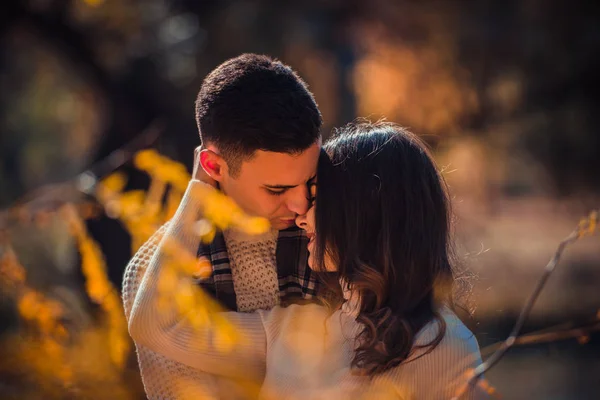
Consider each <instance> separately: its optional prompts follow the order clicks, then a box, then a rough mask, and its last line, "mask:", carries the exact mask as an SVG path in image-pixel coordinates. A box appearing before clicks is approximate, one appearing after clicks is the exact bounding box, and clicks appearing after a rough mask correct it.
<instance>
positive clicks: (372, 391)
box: [129, 182, 481, 399]
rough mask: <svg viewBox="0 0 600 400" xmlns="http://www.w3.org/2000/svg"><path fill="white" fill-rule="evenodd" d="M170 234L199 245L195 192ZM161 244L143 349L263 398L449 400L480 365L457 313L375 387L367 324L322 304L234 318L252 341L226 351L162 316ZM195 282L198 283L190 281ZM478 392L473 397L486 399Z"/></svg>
mask: <svg viewBox="0 0 600 400" xmlns="http://www.w3.org/2000/svg"><path fill="white" fill-rule="evenodd" d="M197 184H200V183H198V182H191V183H190V186H189V187H188V191H187V192H186V194H185V196H184V199H183V200H182V202H181V205H180V207H179V209H178V211H177V213H176V214H175V217H174V218H173V220H172V223H171V224H170V226H169V227H168V229H167V231H166V235H168V236H169V237H172V238H174V239H176V240H178V241H179V242H180V244H181V245H183V246H184V247H185V248H188V249H190V250H193V249H195V248H196V247H197V246H198V238H196V237H195V236H194V235H193V234H191V232H190V230H189V227H186V226H184V225H183V221H185V220H188V221H189V217H190V216H192V217H196V216H195V215H192V214H194V213H197V210H198V209H199V207H198V204H195V200H194V199H193V198H192V197H191V196H190V191H191V190H192V189H193V186H194V185H197ZM163 261H164V255H163V254H162V252H161V247H160V246H159V248H158V251H157V253H156V254H155V255H154V256H153V257H152V259H151V260H149V264H148V266H147V269H145V274H144V277H143V281H142V282H141V286H140V288H139V290H138V292H137V295H136V298H135V302H134V304H133V307H132V309H131V314H130V316H129V331H130V334H131V336H132V337H133V339H134V340H135V341H136V343H138V344H141V345H143V346H145V347H147V348H149V349H152V350H154V351H156V352H158V353H161V354H163V355H164V356H165V357H167V358H168V359H171V360H176V361H178V362H180V363H183V364H186V365H189V366H191V367H193V368H197V369H201V370H203V371H206V372H209V373H211V374H214V375H217V376H221V377H223V378H226V379H230V380H232V381H235V380H238V379H249V378H251V379H254V380H255V381H256V382H262V383H263V385H262V389H261V391H260V397H261V398H265V399H266V398H268V399H332V398H339V399H358V398H360V399H362V398H377V399H385V398H393V399H448V398H451V397H452V396H453V395H454V393H455V392H456V391H457V390H458V388H459V386H460V385H461V384H462V383H463V382H464V379H465V374H466V372H467V371H468V370H469V369H470V368H474V367H475V366H477V365H478V364H479V363H480V362H481V359H480V354H479V348H478V345H477V341H476V339H475V337H474V336H473V334H472V333H471V332H470V331H469V330H468V329H467V328H466V327H465V326H464V325H463V324H462V322H461V321H460V320H459V319H458V318H457V317H456V316H455V315H454V314H452V313H451V312H449V311H444V312H443V315H444V318H445V321H446V323H447V330H446V334H445V336H444V339H443V340H442V342H441V343H440V344H439V345H438V346H437V347H436V348H435V349H434V350H433V351H431V352H430V353H427V354H425V355H423V356H422V357H418V356H420V355H422V353H423V351H422V350H415V351H414V354H413V355H412V356H411V357H410V361H408V362H404V363H402V364H401V365H400V366H398V367H395V368H393V369H391V370H389V371H387V372H386V373H384V374H382V375H380V376H378V377H377V378H375V379H374V380H373V381H369V380H368V378H366V377H361V376H358V375H356V374H353V372H352V371H351V369H350V362H351V359H352V356H353V351H354V340H353V338H354V337H355V336H356V333H357V332H358V331H359V329H360V326H359V324H358V323H357V322H356V321H355V319H354V317H353V316H352V313H351V312H349V311H348V310H346V309H343V310H339V311H336V312H334V313H333V314H330V313H328V312H327V310H325V308H323V307H321V306H318V305H303V306H300V305H293V306H290V307H287V308H282V307H275V308H273V309H272V310H270V311H258V312H255V313H247V314H244V313H235V312H230V313H227V317H228V318H229V319H230V320H231V321H233V322H234V323H235V324H236V325H237V326H238V327H239V329H240V330H241V331H242V333H243V336H244V338H245V340H244V341H243V342H242V343H240V344H238V345H237V346H236V347H235V349H234V350H233V351H231V352H228V353H224V352H222V351H219V350H218V349H221V348H223V347H222V346H221V345H220V343H219V340H220V339H219V337H218V336H213V335H212V332H211V330H210V329H209V328H206V329H203V330H195V329H193V328H192V327H191V326H190V325H189V323H188V322H187V320H185V319H181V318H178V316H177V313H176V312H175V310H174V309H171V310H167V311H164V310H161V311H160V312H159V311H158V309H157V307H156V306H155V305H156V297H157V291H156V287H157V279H158V276H159V274H160V271H161V268H162V267H163V265H164V262H163ZM190 284H193V283H192V282H191V281H190ZM437 332H438V327H437V324H435V323H431V324H429V325H428V326H426V327H425V328H424V329H423V330H422V331H421V332H420V333H419V334H418V335H417V339H416V344H417V345H418V344H426V343H429V342H430V341H431V340H432V339H433V338H434V337H435V335H436V334H437ZM478 396H479V395H477V394H472V396H471V398H475V397H478Z"/></svg>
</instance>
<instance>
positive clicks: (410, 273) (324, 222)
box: [300, 123, 453, 373]
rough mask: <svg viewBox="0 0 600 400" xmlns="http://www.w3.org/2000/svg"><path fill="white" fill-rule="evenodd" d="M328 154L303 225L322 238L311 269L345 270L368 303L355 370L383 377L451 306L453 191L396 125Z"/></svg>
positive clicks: (357, 136) (341, 136) (341, 133)
mask: <svg viewBox="0 0 600 400" xmlns="http://www.w3.org/2000/svg"><path fill="white" fill-rule="evenodd" d="M324 149H325V152H326V155H323V156H322V157H321V159H320V161H319V168H318V173H317V182H318V183H317V185H318V190H317V193H316V201H315V205H314V207H313V208H312V209H311V210H310V211H309V214H308V215H307V216H306V218H305V219H304V220H303V221H302V219H300V222H301V224H300V225H301V226H302V227H303V228H305V229H307V232H309V237H310V236H311V235H310V233H312V232H315V233H316V235H315V236H314V238H313V239H312V240H311V243H310V245H309V246H310V247H309V250H310V252H311V257H310V263H311V268H313V269H315V270H317V271H326V270H327V271H336V273H335V275H336V278H339V280H341V281H342V282H344V283H345V284H346V285H348V287H349V288H350V289H351V290H352V291H353V292H354V293H357V294H358V297H359V299H360V300H359V301H360V305H359V315H358V320H359V321H360V322H363V323H364V324H365V330H364V331H363V333H362V334H361V336H360V337H359V339H360V342H361V344H360V346H359V349H358V351H357V354H356V357H355V359H354V364H355V365H356V366H358V367H361V368H363V369H365V370H366V371H367V372H368V373H377V372H381V371H383V370H385V369H387V368H389V367H391V366H393V365H397V364H398V363H400V362H402V361H403V360H404V359H406V357H407V356H408V354H409V352H410V350H411V348H412V344H413V339H414V335H415V334H416V333H417V332H418V330H420V329H421V328H422V327H423V326H424V325H425V324H427V323H428V322H430V321H431V320H432V319H434V318H435V317H436V315H437V314H436V310H437V308H438V306H439V302H438V300H448V301H449V300H450V296H449V293H450V290H449V289H450V286H451V284H452V280H453V277H452V266H451V262H450V254H451V252H450V241H449V229H450V228H449V227H450V214H449V201H448V197H447V194H446V190H445V184H444V182H443V180H442V178H441V176H440V175H439V173H438V171H437V169H436V167H435V164H434V162H433V161H432V159H431V156H430V155H429V152H428V151H427V149H426V147H425V146H424V144H423V143H422V141H421V140H420V139H419V138H418V137H417V136H415V135H414V134H412V133H410V132H408V131H406V130H404V129H403V128H401V127H399V126H397V125H395V124H393V123H375V124H372V123H357V124H350V125H347V126H346V127H344V128H342V129H340V130H338V131H337V133H336V135H335V136H334V137H333V138H332V139H331V140H330V141H329V142H328V143H326V144H325V146H324ZM313 215H314V218H313ZM313 221H314V222H313ZM439 339H440V340H441V336H440V338H439ZM438 341H439V340H438Z"/></svg>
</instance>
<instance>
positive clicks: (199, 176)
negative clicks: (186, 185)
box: [192, 146, 217, 187]
mask: <svg viewBox="0 0 600 400" xmlns="http://www.w3.org/2000/svg"><path fill="white" fill-rule="evenodd" d="M202 150H203V148H202V146H198V147H196V148H195V149H194V169H193V171H192V179H196V180H199V181H200V182H204V183H207V184H209V185H211V186H213V187H217V181H215V180H214V179H213V178H211V177H210V176H209V175H208V174H207V173H206V171H205V170H204V168H202V165H200V152H201V151H202Z"/></svg>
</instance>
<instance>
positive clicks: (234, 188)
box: [220, 140, 321, 230]
mask: <svg viewBox="0 0 600 400" xmlns="http://www.w3.org/2000/svg"><path fill="white" fill-rule="evenodd" d="M320 151H321V142H320V140H319V141H318V142H316V143H315V144H313V145H312V146H310V147H309V148H308V149H306V150H304V151H303V152H302V153H300V154H289V153H275V152H270V151H262V150H258V151H256V152H255V154H254V156H253V157H252V158H251V159H250V160H247V161H243V162H242V165H241V167H240V171H239V173H238V175H237V176H236V177H235V178H233V177H231V176H230V175H229V174H228V173H225V174H224V175H223V177H222V178H221V180H220V185H221V189H222V190H223V192H224V193H225V194H227V195H228V196H230V197H231V198H232V199H233V200H235V201H236V202H237V203H238V204H239V205H240V207H242V209H243V210H244V211H246V212H247V213H249V214H251V215H256V216H259V217H264V218H267V219H268V220H269V221H270V222H271V226H272V227H273V228H274V229H278V230H281V229H286V228H289V227H291V226H293V225H294V223H295V218H296V217H297V216H298V215H299V214H305V213H306V211H307V210H308V207H309V198H310V193H309V187H308V184H309V183H310V182H311V181H312V180H313V179H314V178H315V175H316V171H317V162H318V160H319V154H320Z"/></svg>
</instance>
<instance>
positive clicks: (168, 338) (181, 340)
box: [129, 180, 266, 378]
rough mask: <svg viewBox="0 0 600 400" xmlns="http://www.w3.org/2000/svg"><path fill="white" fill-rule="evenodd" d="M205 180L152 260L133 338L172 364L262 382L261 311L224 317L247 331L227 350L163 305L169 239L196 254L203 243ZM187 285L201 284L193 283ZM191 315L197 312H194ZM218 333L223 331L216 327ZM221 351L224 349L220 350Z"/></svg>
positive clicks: (136, 307)
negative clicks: (199, 231) (200, 223)
mask: <svg viewBox="0 0 600 400" xmlns="http://www.w3.org/2000/svg"><path fill="white" fill-rule="evenodd" d="M198 185H204V183H201V182H199V181H194V180H193V181H191V182H190V184H189V186H188V188H187V191H186V193H185V195H184V196H183V199H182V201H181V204H180V205H179V208H178V210H177V212H176V213H175V216H174V217H173V219H172V220H171V223H170V224H169V227H168V229H167V231H166V233H165V235H164V237H163V238H162V240H161V242H160V244H159V246H158V249H157V251H156V252H155V254H154V255H153V256H152V258H151V259H150V261H149V265H148V268H147V269H146V271H145V273H144V276H143V278H142V282H141V284H140V288H139V290H138V292H137V295H136V297H135V300H134V303H133V307H132V310H131V315H130V318H129V333H130V335H131V337H132V338H133V340H134V341H135V342H136V343H138V344H142V345H144V346H146V347H148V348H150V349H152V350H154V351H155V352H157V353H160V354H162V355H164V356H166V357H168V358H170V359H172V360H175V361H178V362H181V363H184V364H187V365H189V366H192V367H194V368H198V369H200V370H203V371H206V372H209V373H211V374H216V375H222V376H229V377H244V378H253V377H254V378H262V377H264V372H265V358H266V333H265V328H264V325H263V320H262V318H261V315H260V314H259V313H249V314H245V313H237V312H228V313H224V315H225V317H226V318H227V319H228V320H229V321H231V323H233V324H234V325H235V326H236V329H237V330H238V331H239V332H240V333H241V336H242V339H243V340H242V341H241V343H237V344H236V345H235V346H234V347H233V349H232V350H231V351H228V352H224V351H223V350H222V349H223V348H224V346H222V345H221V344H220V343H219V340H220V339H219V336H218V335H213V331H212V328H211V327H210V326H207V327H204V328H201V329H196V328H194V327H192V325H191V324H190V323H189V321H188V319H187V318H183V317H181V316H180V315H179V313H178V312H177V310H176V308H175V302H174V300H173V301H167V302H166V305H165V306H164V307H163V303H161V307H160V308H159V307H158V306H157V297H158V291H157V285H158V279H159V276H160V274H161V270H162V269H163V268H164V267H165V264H166V263H165V260H166V258H167V257H168V256H167V255H166V254H165V253H164V245H165V241H167V240H176V241H177V242H178V244H179V245H180V246H181V247H182V248H183V249H185V250H186V251H189V252H191V253H192V254H195V252H196V250H197V248H198V245H199V242H200V239H199V238H198V236H197V235H195V234H194V233H193V232H192V225H193V223H194V222H195V221H196V220H197V219H198V217H199V210H200V203H199V202H198V201H197V200H196V199H195V197H194V196H192V192H193V191H194V190H195V189H197V186H198ZM186 282H187V283H186V284H189V285H195V284H194V282H193V281H192V279H189V280H186ZM190 312H194V310H191V311H190ZM216 329H218V328H216ZM220 349H221V350H220Z"/></svg>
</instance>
